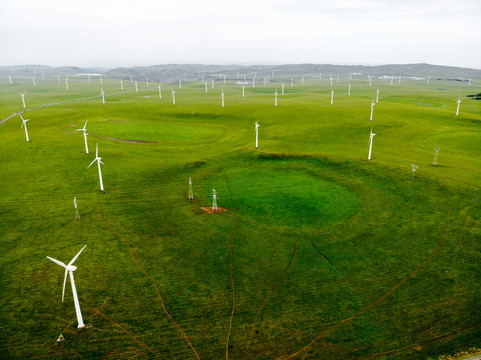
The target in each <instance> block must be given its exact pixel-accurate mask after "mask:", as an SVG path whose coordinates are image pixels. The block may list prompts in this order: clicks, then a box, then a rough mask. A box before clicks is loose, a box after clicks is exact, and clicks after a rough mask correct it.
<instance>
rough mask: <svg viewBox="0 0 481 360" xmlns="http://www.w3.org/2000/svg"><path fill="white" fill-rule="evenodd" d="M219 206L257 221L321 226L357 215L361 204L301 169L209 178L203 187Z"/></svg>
mask: <svg viewBox="0 0 481 360" xmlns="http://www.w3.org/2000/svg"><path fill="white" fill-rule="evenodd" d="M212 189H216V192H217V205H218V206H222V207H225V208H228V209H232V210H235V211H236V212H237V213H238V214H239V215H242V216H248V217H250V218H252V219H253V220H254V221H256V222H260V223H268V224H274V223H275V224H276V225H279V224H281V225H286V226H300V225H303V226H313V227H321V226H327V225H331V224H333V223H337V222H340V221H342V220H345V219H346V218H349V217H351V216H352V215H354V214H355V212H356V211H357V209H358V208H359V206H360V202H359V200H358V198H357V196H356V194H355V193H354V192H352V191H351V190H349V189H347V188H345V187H343V186H340V185H338V184H336V183H333V182H331V181H328V180H325V179H322V178H320V177H314V176H311V175H309V174H307V173H305V172H302V171H299V170H289V171H286V168H275V167H264V168H262V169H259V168H257V169H251V168H238V167H231V168H229V169H226V170H225V171H224V172H223V173H222V174H219V175H216V176H213V177H211V178H209V179H208V180H207V181H206V183H205V187H204V195H205V197H206V198H207V197H208V198H209V200H208V201H211V200H210V199H211V198H212V197H211V194H212Z"/></svg>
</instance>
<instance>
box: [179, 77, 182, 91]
mask: <svg viewBox="0 0 481 360" xmlns="http://www.w3.org/2000/svg"><path fill="white" fill-rule="evenodd" d="M179 90H182V79H179Z"/></svg>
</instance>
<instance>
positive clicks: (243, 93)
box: [242, 85, 246, 97]
mask: <svg viewBox="0 0 481 360" xmlns="http://www.w3.org/2000/svg"><path fill="white" fill-rule="evenodd" d="M242 97H246V94H245V90H244V85H242Z"/></svg>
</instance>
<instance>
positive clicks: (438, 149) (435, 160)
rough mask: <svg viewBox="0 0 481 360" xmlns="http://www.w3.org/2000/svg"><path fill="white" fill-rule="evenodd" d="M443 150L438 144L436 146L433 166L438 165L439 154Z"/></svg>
mask: <svg viewBox="0 0 481 360" xmlns="http://www.w3.org/2000/svg"><path fill="white" fill-rule="evenodd" d="M440 150H441V148H440V147H439V146H436V147H435V148H434V151H435V153H434V160H433V166H437V165H438V154H439V151H440Z"/></svg>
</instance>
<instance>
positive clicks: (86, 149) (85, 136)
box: [75, 120, 89, 154]
mask: <svg viewBox="0 0 481 360" xmlns="http://www.w3.org/2000/svg"><path fill="white" fill-rule="evenodd" d="M87 123H88V120H87V121H86V122H85V124H84V127H83V128H82V129H77V130H75V131H83V135H84V140H85V153H86V154H88V153H89V147H88V145H87Z"/></svg>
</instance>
